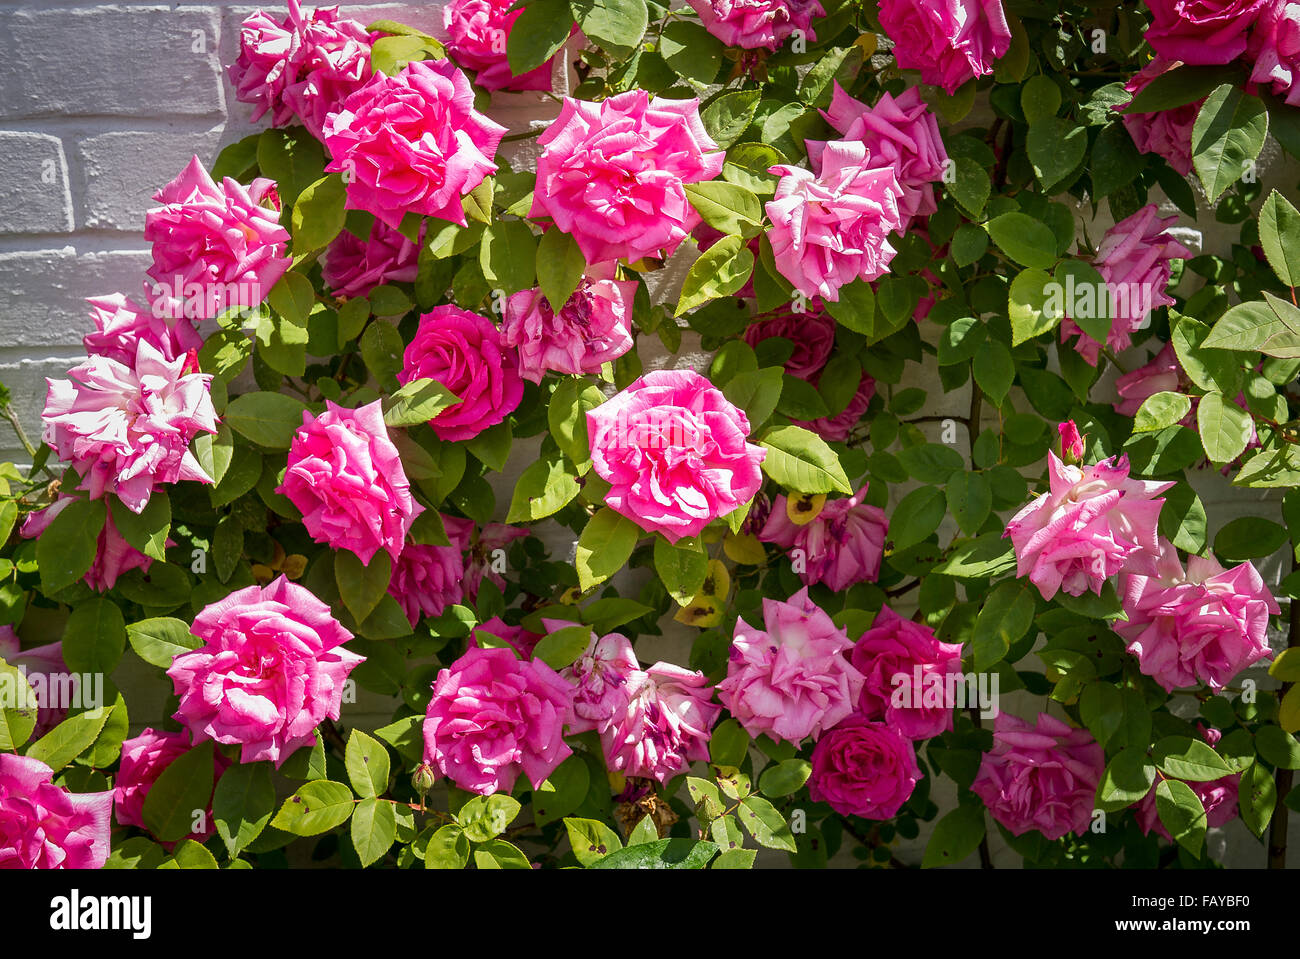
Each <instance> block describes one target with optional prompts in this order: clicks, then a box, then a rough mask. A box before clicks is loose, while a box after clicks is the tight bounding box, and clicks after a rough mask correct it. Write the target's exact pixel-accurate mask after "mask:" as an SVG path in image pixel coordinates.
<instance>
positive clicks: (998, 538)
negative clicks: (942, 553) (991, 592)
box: [934, 533, 1016, 579]
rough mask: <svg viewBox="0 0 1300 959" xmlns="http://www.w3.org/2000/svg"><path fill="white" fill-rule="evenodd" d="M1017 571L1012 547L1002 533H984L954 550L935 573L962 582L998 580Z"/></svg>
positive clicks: (936, 568) (937, 567)
mask: <svg viewBox="0 0 1300 959" xmlns="http://www.w3.org/2000/svg"><path fill="white" fill-rule="evenodd" d="M1015 568H1016V553H1015V547H1014V546H1013V545H1012V543H1011V540H1009V539H1004V538H1003V536H1002V534H1001V533H985V534H984V535H982V536H978V537H976V538H975V539H973V540H970V541H969V542H966V543H963V544H961V545H960V546H957V547H956V548H955V549H954V550H953V551H952V553H951V554H950V555H949V556H948V558H947V559H946V560H944V562H943V563H941V564H939V565H938V566H936V567H935V568H934V572H936V573H941V574H943V575H945V576H956V577H959V578H961V579H984V578H985V577H994V576H1000V575H1001V574H1003V573H1005V572H1008V571H1009V570H1012V569H1015Z"/></svg>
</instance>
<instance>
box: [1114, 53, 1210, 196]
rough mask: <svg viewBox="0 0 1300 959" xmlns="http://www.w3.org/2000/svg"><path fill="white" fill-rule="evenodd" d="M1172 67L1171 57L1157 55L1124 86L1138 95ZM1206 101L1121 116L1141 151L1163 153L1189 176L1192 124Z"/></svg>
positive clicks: (1118, 106)
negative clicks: (1168, 58) (1166, 58)
mask: <svg viewBox="0 0 1300 959" xmlns="http://www.w3.org/2000/svg"><path fill="white" fill-rule="evenodd" d="M1169 67H1170V63H1169V61H1168V60H1165V59H1164V58H1163V57H1156V58H1155V59H1154V60H1152V61H1151V62H1150V63H1148V64H1147V65H1146V66H1145V67H1143V68H1142V69H1141V70H1139V71H1138V72H1137V73H1136V74H1135V75H1134V76H1133V78H1132V79H1131V80H1129V81H1128V83H1126V84H1124V89H1125V90H1127V91H1128V92H1129V93H1131V94H1133V96H1137V95H1138V94H1139V93H1141V92H1142V91H1143V90H1144V89H1146V87H1147V85H1148V84H1149V83H1151V81H1152V80H1154V79H1155V78H1156V77H1158V76H1160V75H1161V74H1163V73H1165V72H1166V71H1167V70H1168V69H1169ZM1204 102H1205V98H1204V97H1202V98H1201V99H1200V100H1197V101H1196V102H1195V103H1188V104H1186V105H1184V106H1181V107H1174V108H1173V109H1172V110H1159V111H1157V112H1155V113H1126V114H1124V115H1123V116H1122V117H1121V119H1122V120H1123V121H1124V129H1126V130H1128V134H1129V136H1131V137H1132V138H1133V142H1134V143H1135V144H1136V145H1137V148H1138V151H1139V152H1141V153H1154V154H1156V155H1157V156H1162V157H1164V158H1165V159H1166V160H1167V161H1168V162H1169V165H1170V166H1171V167H1173V168H1174V169H1175V170H1177V171H1178V174H1179V175H1180V176H1187V174H1189V173H1191V172H1192V127H1193V126H1194V125H1195V123H1196V115H1197V114H1198V113H1200V112H1201V104H1202V103H1204ZM1115 109H1116V110H1122V109H1124V105H1123V104H1119V105H1117V106H1116V107H1115Z"/></svg>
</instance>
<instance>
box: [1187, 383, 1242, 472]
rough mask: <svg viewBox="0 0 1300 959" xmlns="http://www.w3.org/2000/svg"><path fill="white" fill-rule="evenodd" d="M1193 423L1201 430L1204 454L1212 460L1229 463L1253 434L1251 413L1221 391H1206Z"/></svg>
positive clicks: (1240, 452)
mask: <svg viewBox="0 0 1300 959" xmlns="http://www.w3.org/2000/svg"><path fill="white" fill-rule="evenodd" d="M1196 425H1197V427H1198V428H1199V430H1200V434H1201V443H1202V445H1203V446H1204V447H1205V455H1206V456H1208V457H1209V458H1210V460H1211V462H1214V463H1229V462H1231V461H1233V460H1235V459H1236V458H1237V457H1238V456H1240V455H1241V454H1242V453H1244V452H1245V451H1246V444H1248V443H1249V442H1250V440H1251V437H1252V436H1253V435H1254V432H1255V431H1254V426H1253V423H1252V422H1251V418H1250V414H1249V413H1247V412H1246V411H1245V410H1243V409H1242V408H1241V407H1240V406H1238V405H1237V404H1236V403H1232V402H1229V401H1228V400H1225V399H1224V398H1223V394H1222V393H1218V392H1214V393H1206V394H1205V395H1204V396H1202V397H1201V402H1200V403H1199V404H1198V405H1197V407H1196Z"/></svg>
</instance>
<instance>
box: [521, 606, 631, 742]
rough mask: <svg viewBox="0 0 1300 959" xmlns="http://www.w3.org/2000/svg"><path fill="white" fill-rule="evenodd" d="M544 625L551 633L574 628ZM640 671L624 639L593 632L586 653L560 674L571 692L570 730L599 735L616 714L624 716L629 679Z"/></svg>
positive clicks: (552, 622) (557, 622)
mask: <svg viewBox="0 0 1300 959" xmlns="http://www.w3.org/2000/svg"><path fill="white" fill-rule="evenodd" d="M543 622H545V623H546V626H547V628H548V629H550V630H551V632H555V631H556V630H560V629H564V628H565V627H567V626H573V625H575V624H574V623H568V622H564V621H562V620H544V621H543ZM640 670H641V665H640V664H639V663H638V662H637V659H636V654H635V653H633V652H632V644H631V643H629V642H628V640H627V637H626V636H624V635H622V634H621V633H610V634H609V635H608V636H600V637H597V636H596V634H595V633H594V632H593V633H592V634H591V643H590V644H589V645H588V646H587V651H586V652H585V653H583V654H582V656H581V657H580V658H579V659H578V660H577V661H576V662H575V663H574V664H573V665H572V666H566V667H564V669H562V670H560V675H561V676H563V677H564V679H565V680H566V681H568V682H569V683H570V684H571V685H572V686H573V689H574V693H573V718H572V720H571V721H570V723H569V728H570V729H571V730H572V731H573V732H575V733H583V732H587V731H588V730H591V729H594V730H596V731H597V732H600V731H602V730H604V728H605V727H606V726H607V725H608V724H609V723H611V722H613V721H614V719H615V717H616V716H617V715H618V714H620V713H625V712H626V711H627V708H628V701H629V690H630V684H631V680H632V677H633V676H634V675H636V674H637V673H639V672H640Z"/></svg>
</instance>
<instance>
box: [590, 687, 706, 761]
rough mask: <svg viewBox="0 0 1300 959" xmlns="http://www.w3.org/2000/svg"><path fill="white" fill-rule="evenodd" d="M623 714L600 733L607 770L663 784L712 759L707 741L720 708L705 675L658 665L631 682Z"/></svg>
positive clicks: (626, 693)
mask: <svg viewBox="0 0 1300 959" xmlns="http://www.w3.org/2000/svg"><path fill="white" fill-rule="evenodd" d="M624 693H625V700H624V704H623V706H622V708H621V709H620V710H619V711H617V712H616V713H615V714H614V715H613V717H612V718H611V721H610V722H609V723H608V724H606V725H605V726H604V727H603V728H602V730H601V736H600V741H601V745H602V746H603V747H604V750H605V761H606V763H607V764H608V766H609V768H610V769H612V770H615V771H617V772H621V773H623V774H624V775H626V776H638V777H644V778H648V779H657V780H659V782H661V783H664V782H667V781H668V780H669V779H671V778H672V777H673V776H676V775H677V774H678V773H681V772H685V771H686V769H688V768H689V767H690V765H691V763H693V762H697V761H699V760H707V759H708V758H709V736H710V734H711V730H712V729H713V724H714V723H716V722H717V721H718V714H719V713H720V712H722V707H721V706H718V705H717V704H715V703H713V702H711V700H712V698H713V686H711V685H710V684H709V681H708V680H707V679H705V678H704V674H703V673H701V672H699V671H698V670H697V671H691V670H689V669H683V668H682V667H680V666H674V665H673V664H671V663H662V662H661V663H655V664H654V665H653V666H651V667H650V668H649V669H647V670H644V671H642V670H637V671H635V672H633V673H632V674H631V675H630V676H629V677H628V682H627V684H626V687H625V690H624Z"/></svg>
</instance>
